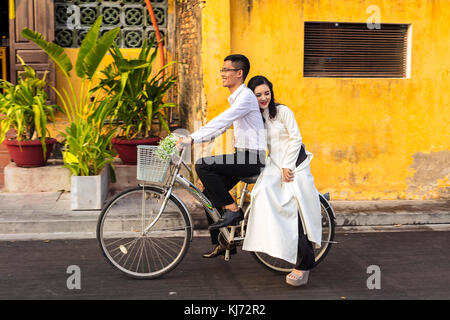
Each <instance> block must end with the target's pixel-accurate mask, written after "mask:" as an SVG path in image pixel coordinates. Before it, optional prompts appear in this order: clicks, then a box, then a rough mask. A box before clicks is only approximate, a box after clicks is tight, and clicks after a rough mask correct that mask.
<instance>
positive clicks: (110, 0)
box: [55, 0, 168, 48]
mask: <svg viewBox="0 0 450 320" xmlns="http://www.w3.org/2000/svg"><path fill="white" fill-rule="evenodd" d="M151 4H152V7H153V11H154V12H155V17H156V21H157V23H158V28H159V30H160V33H161V37H162V38H163V39H164V36H165V35H166V34H167V8H168V0H151ZM100 15H102V16H103V23H102V26H101V29H100V30H101V34H103V33H105V32H106V31H108V30H111V29H113V28H115V27H120V28H121V30H120V33H119V35H118V36H117V39H116V43H117V45H118V46H119V47H120V48H140V47H141V46H142V43H143V42H144V39H145V38H147V39H150V38H151V37H152V35H153V34H154V29H153V25H152V22H151V19H150V15H149V13H148V10H147V6H146V5H145V0H105V1H99V0H55V26H56V27H55V41H56V43H57V44H59V45H60V46H62V47H65V48H78V47H80V45H81V42H82V41H83V39H84V37H85V36H86V33H87V31H88V30H89V28H90V27H91V26H92V24H93V23H94V22H95V20H96V19H97V17H98V16H100Z"/></svg>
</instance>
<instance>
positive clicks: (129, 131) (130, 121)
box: [94, 37, 176, 140]
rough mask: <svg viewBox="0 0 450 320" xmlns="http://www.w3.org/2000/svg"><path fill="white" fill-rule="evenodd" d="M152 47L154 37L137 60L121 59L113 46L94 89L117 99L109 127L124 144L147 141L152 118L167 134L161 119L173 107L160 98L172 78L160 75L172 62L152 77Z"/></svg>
mask: <svg viewBox="0 0 450 320" xmlns="http://www.w3.org/2000/svg"><path fill="white" fill-rule="evenodd" d="M154 43H155V38H154V37H153V38H151V40H150V42H147V40H145V41H144V44H143V46H142V49H141V51H140V54H139V56H138V58H137V59H126V58H124V56H123V55H122V53H121V52H120V49H119V47H118V46H117V45H116V44H115V43H114V44H113V46H112V48H111V49H110V52H111V55H112V57H113V59H114V60H113V62H112V63H111V64H110V65H108V66H107V67H106V68H105V69H104V70H103V71H102V74H103V76H104V77H103V78H102V79H101V81H100V84H99V85H98V86H97V87H96V88H94V90H99V91H101V90H103V91H104V92H106V93H107V95H106V96H118V97H119V98H118V102H117V105H116V106H115V110H114V112H113V114H112V116H111V123H113V124H115V125H116V126H117V127H118V128H119V134H118V136H119V137H123V138H125V139H127V140H131V139H134V138H147V137H148V136H149V134H150V131H151V129H152V120H153V119H155V118H156V119H159V122H160V125H161V126H163V127H164V128H165V129H166V130H167V132H169V133H170V129H169V126H168V124H167V121H166V120H165V118H164V115H165V111H166V110H167V108H169V107H174V106H175V104H174V103H167V102H164V97H165V95H166V93H167V91H168V90H169V89H170V88H171V87H172V86H173V85H174V84H175V81H176V80H175V79H176V77H175V76H173V75H169V76H165V74H164V72H165V70H166V69H167V68H168V67H169V66H170V65H171V64H172V63H174V62H171V63H169V64H167V65H165V66H163V67H162V68H161V69H160V70H159V71H158V72H156V74H155V75H153V76H152V69H153V62H154V60H155V58H156V56H157V53H158V49H157V47H156V48H155V49H154V50H152V47H153V45H154ZM100 89H101V90H100ZM160 130H161V128H160Z"/></svg>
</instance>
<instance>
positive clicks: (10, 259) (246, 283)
mask: <svg viewBox="0 0 450 320" xmlns="http://www.w3.org/2000/svg"><path fill="white" fill-rule="evenodd" d="M335 240H336V241H338V242H339V244H335V245H334V246H333V248H332V250H331V251H330V253H329V254H328V256H327V257H326V259H325V261H324V262H322V264H320V265H319V266H317V267H316V268H315V269H314V270H313V271H312V272H311V274H310V281H309V283H308V285H307V286H305V287H300V288H294V287H291V286H289V285H287V284H286V283H285V282H284V276H283V275H279V274H275V273H273V272H271V271H269V270H266V269H265V268H264V267H263V266H262V265H260V264H259V263H258V262H257V261H256V260H255V259H254V258H253V257H252V256H251V254H250V253H248V252H245V251H242V250H240V248H239V250H238V254H237V255H233V256H232V259H231V260H230V261H229V262H226V261H224V260H223V258H215V259H204V258H202V257H201V254H202V253H203V252H204V251H207V250H208V249H210V248H211V245H210V243H209V238H206V237H196V238H194V240H193V242H192V243H191V247H190V248H189V252H188V254H187V255H186V257H185V259H184V260H183V261H182V262H181V264H180V265H179V266H178V267H177V268H176V269H175V270H173V271H172V272H171V273H169V274H167V275H165V276H163V277H162V278H159V279H156V280H135V279H130V278H127V277H126V276H125V275H122V274H121V273H119V272H118V271H116V270H114V269H113V268H112V267H111V266H110V265H109V264H108V263H107V261H106V260H105V258H104V257H103V256H102V254H101V252H100V250H99V248H98V245H97V242H96V240H94V239H87V240H51V241H15V242H13V241H3V242H0V284H1V285H0V299H2V300H5V299H6V300H11V299H12V300H14V299H50V300H53V299H76V300H78V299H84V300H85V299H88V300H90V299H101V300H103V299H152V300H184V299H187V300H230V299H233V300H236V301H237V300H254V299H256V300H265V299H272V300H305V299H306V300H309V299H332V300H360V299H368V300H377V299H400V300H403V299H413V300H415V299H425V300H428V299H449V298H450V277H449V275H448V272H449V270H450V256H449V252H450V232H448V231H445V232H444V231H443V232H437V231H434V232H425V231H424V232H376V233H348V234H345V233H338V234H337V235H336V237H335ZM69 266H78V267H79V271H80V275H81V276H80V282H79V284H80V288H79V289H78V288H76V287H75V288H72V289H69V288H68V286H67V282H68V278H69V277H70V276H71V275H73V274H74V273H73V271H72V270H73V269H70V268H69ZM369 266H377V267H379V271H380V278H379V280H380V281H379V282H376V281H375V280H374V279H375V278H374V276H375V271H373V269H371V268H373V267H369ZM68 268H69V271H70V272H69V273H68ZM72 268H74V267H72ZM75 268H77V267H75ZM368 268H369V269H368ZM375 268H376V267H375ZM368 271H369V273H368ZM371 276H372V278H371V280H370V279H369V282H370V283H371V284H378V286H379V289H377V288H376V287H375V288H373V289H369V288H368V286H367V282H368V278H369V277H371ZM374 281H375V282H374ZM69 282H70V281H69ZM72 283H74V282H72Z"/></svg>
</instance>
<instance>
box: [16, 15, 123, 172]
mask: <svg viewBox="0 0 450 320" xmlns="http://www.w3.org/2000/svg"><path fill="white" fill-rule="evenodd" d="M102 19H103V17H102V16H100V17H98V18H97V20H96V21H95V23H94V24H93V26H92V27H91V28H90V29H89V31H88V33H87V34H86V37H85V38H84V39H83V41H82V43H81V46H80V49H79V52H78V56H77V60H76V64H75V73H76V75H77V77H79V78H81V93H78V94H77V93H76V92H75V90H74V86H73V82H72V79H71V77H70V73H69V71H70V70H72V68H73V66H72V63H71V61H70V59H69V57H68V56H67V55H66V54H65V53H64V49H63V48H62V47H60V46H59V45H57V44H55V43H51V42H48V41H46V40H45V39H44V38H43V37H42V35H41V34H39V33H38V32H33V31H31V30H30V29H27V28H25V29H24V30H22V36H23V37H25V38H27V39H29V40H31V41H33V42H34V43H36V44H37V45H38V46H39V47H40V48H41V49H42V50H44V51H45V52H46V53H47V54H48V56H49V57H50V58H51V59H52V60H53V61H55V63H56V65H57V66H58V67H59V69H60V70H61V71H62V73H63V74H64V76H65V78H66V80H67V83H68V84H69V87H70V94H69V93H68V92H67V91H66V90H65V89H63V92H62V93H61V92H59V91H58V90H57V89H56V88H54V87H53V90H55V92H56V94H57V95H58V97H59V98H60V99H61V101H62V103H63V108H64V112H65V113H66V115H67V118H68V120H69V126H68V127H67V128H66V131H65V133H63V135H64V136H65V138H66V144H65V148H66V151H65V152H64V163H65V166H66V167H68V168H69V169H70V170H71V172H72V174H74V175H81V176H86V175H98V174H99V173H100V172H101V171H102V170H103V168H104V167H105V165H106V164H108V163H111V162H112V160H113V157H114V154H113V152H112V151H111V138H112V136H113V133H114V131H113V130H112V128H111V127H107V126H105V125H104V122H105V120H106V119H107V118H108V116H109V115H110V114H111V113H112V112H113V111H114V108H113V107H114V106H115V105H117V100H118V99H117V97H114V96H110V97H107V98H105V99H103V100H102V101H99V98H98V94H97V95H96V96H95V97H94V100H93V101H92V102H91V101H90V100H89V97H90V96H91V94H92V93H93V92H92V90H91V86H92V80H93V79H94V78H95V77H96V74H97V71H98V68H99V66H100V63H101V62H102V60H103V58H104V57H105V55H106V53H107V52H108V50H109V49H110V48H111V45H112V44H113V43H114V40H115V38H116V37H117V35H118V33H119V31H120V28H114V29H112V30H109V31H108V32H106V33H105V34H103V35H102V36H101V37H100V38H99V33H100V26H101V23H102ZM86 86H87V90H85V88H86Z"/></svg>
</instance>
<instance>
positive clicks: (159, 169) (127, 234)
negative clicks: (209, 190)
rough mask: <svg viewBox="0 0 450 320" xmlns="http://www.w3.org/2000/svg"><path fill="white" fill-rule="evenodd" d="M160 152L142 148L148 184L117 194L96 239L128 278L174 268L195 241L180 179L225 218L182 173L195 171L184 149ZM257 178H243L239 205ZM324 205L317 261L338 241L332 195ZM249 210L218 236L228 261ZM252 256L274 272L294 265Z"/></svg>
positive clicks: (142, 173)
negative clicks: (168, 155) (178, 189)
mask: <svg viewBox="0 0 450 320" xmlns="http://www.w3.org/2000/svg"><path fill="white" fill-rule="evenodd" d="M156 150H157V146H138V165H137V178H138V180H140V181H145V183H144V184H139V185H138V186H137V187H133V188H130V189H127V190H125V191H123V192H121V193H119V194H118V195H116V196H115V197H113V198H112V199H111V200H110V201H109V202H108V203H107V204H106V206H105V207H104V209H103V210H102V212H101V214H100V216H99V218H98V222H97V240H98V243H99V246H100V249H101V251H102V253H103V255H104V256H105V258H106V259H107V261H108V262H109V263H110V264H111V265H112V266H113V267H114V268H116V269H117V270H119V271H121V272H122V273H125V274H126V275H127V276H130V277H133V278H138V279H155V278H158V277H160V276H162V275H164V274H167V273H168V272H170V271H171V270H173V269H174V268H175V267H176V266H177V265H178V264H179V263H180V262H181V261H182V260H183V258H184V256H185V255H186V253H187V251H188V248H189V245H190V243H191V242H192V240H193V234H194V230H193V229H194V228H193V222H192V218H191V216H190V214H189V210H188V209H187V207H186V205H185V204H184V203H183V201H182V200H181V199H180V198H179V197H178V196H177V195H176V194H175V193H173V187H174V185H175V183H178V184H179V185H181V186H182V187H183V188H185V189H187V190H188V191H189V192H190V194H191V195H193V196H194V198H195V199H196V200H198V201H199V202H200V203H201V204H202V206H203V207H204V208H205V210H206V211H207V213H208V214H210V215H211V217H212V219H213V221H215V222H216V221H217V220H218V219H219V218H220V215H219V213H218V211H217V210H216V209H215V208H214V207H213V206H212V205H211V202H210V201H209V200H208V199H207V197H206V196H205V195H204V194H203V193H202V192H201V191H200V190H199V189H198V188H197V187H196V186H195V185H194V184H193V183H192V182H191V181H189V179H187V178H185V177H183V176H182V175H181V174H180V169H181V166H184V167H185V168H186V169H187V170H188V171H189V172H190V173H191V174H192V172H191V169H190V168H189V166H188V165H187V164H186V163H185V161H184V160H183V156H184V152H185V149H183V150H182V152H181V154H180V155H179V156H175V157H174V159H173V160H171V159H167V160H162V159H160V158H159V157H158V156H157V155H156V154H155V153H156ZM177 157H178V159H177ZM256 179H257V176H253V177H247V178H241V179H240V180H241V181H242V182H243V183H244V186H243V187H242V190H241V193H240V197H239V199H238V206H239V207H240V208H244V203H245V198H246V196H247V195H249V194H250V191H249V189H248V185H250V184H253V183H255V182H256ZM149 182H150V184H147V183H149ZM320 203H321V208H322V209H321V211H322V242H323V244H322V246H321V247H320V249H315V251H316V252H315V256H316V265H317V264H319V263H320V262H321V261H323V259H324V258H325V256H326V255H327V253H328V252H329V250H330V248H331V245H332V244H333V243H335V242H334V241H333V239H334V233H335V214H334V211H333V208H332V206H331V205H330V203H329V196H328V194H325V195H322V194H320ZM249 212H250V206H248V207H247V208H246V210H245V214H244V220H242V221H241V222H240V224H239V225H237V226H229V227H224V228H221V229H220V233H219V239H218V240H219V242H220V243H221V244H223V245H224V246H226V251H225V260H226V261H228V260H229V259H230V248H231V247H232V246H239V245H242V242H243V240H244V238H245V231H246V223H247V219H248V214H249ZM252 255H253V256H254V257H255V258H256V260H257V261H259V262H260V263H262V264H263V265H264V266H265V267H267V268H269V269H270V270H272V271H275V272H282V273H286V272H290V271H291V270H292V269H293V267H294V265H292V264H289V263H288V262H286V261H284V260H281V259H277V258H273V257H271V256H269V255H267V254H264V253H260V252H252Z"/></svg>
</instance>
